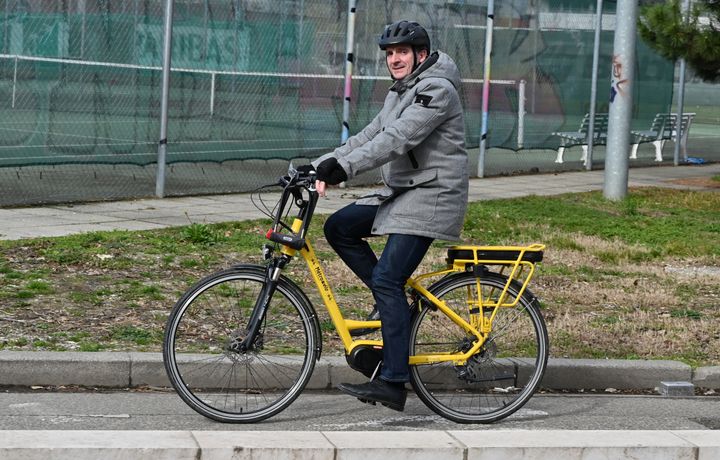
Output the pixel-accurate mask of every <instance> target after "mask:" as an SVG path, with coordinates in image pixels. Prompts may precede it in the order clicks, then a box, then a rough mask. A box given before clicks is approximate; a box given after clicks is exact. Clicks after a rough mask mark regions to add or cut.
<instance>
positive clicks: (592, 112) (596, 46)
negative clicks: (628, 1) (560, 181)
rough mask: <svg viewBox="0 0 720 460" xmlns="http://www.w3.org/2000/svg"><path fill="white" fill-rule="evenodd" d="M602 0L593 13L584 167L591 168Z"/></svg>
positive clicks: (589, 169) (599, 0)
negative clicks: (586, 148) (588, 111)
mask: <svg viewBox="0 0 720 460" xmlns="http://www.w3.org/2000/svg"><path fill="white" fill-rule="evenodd" d="M602 8H603V0H597V13H596V14H595V43H594V45H593V63H592V78H591V83H590V84H591V85H592V86H591V88H590V120H589V124H588V139H587V146H588V151H587V159H586V160H585V169H586V170H588V171H591V170H592V158H593V140H594V139H595V110H596V107H597V73H598V65H599V61H600V32H601V31H602Z"/></svg>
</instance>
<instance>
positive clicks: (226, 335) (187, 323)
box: [163, 265, 322, 423]
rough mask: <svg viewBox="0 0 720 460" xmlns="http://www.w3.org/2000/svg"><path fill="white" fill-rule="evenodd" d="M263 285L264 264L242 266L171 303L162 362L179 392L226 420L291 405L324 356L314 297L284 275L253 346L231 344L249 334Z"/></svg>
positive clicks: (256, 417)
mask: <svg viewBox="0 0 720 460" xmlns="http://www.w3.org/2000/svg"><path fill="white" fill-rule="evenodd" d="M264 283H265V268H264V267H261V266H255V265H242V266H236V267H233V268H230V269H227V270H223V271H220V272H217V273H214V274H212V275H210V276H208V277H206V278H204V279H202V280H200V281H199V282H198V283H197V284H195V285H194V286H193V287H191V288H190V289H189V290H188V291H187V292H186V293H185V294H184V295H183V296H182V297H181V298H180V300H178V302H177V303H176V304H175V306H174V307H173V309H172V311H171V313H170V316H169V318H168V321H167V325H166V328H165V338H164V342H163V360H164V363H165V370H166V372H167V375H168V378H169V379H170V383H171V384H172V386H173V388H175V391H176V392H177V393H178V395H179V396H180V397H181V398H182V400H183V401H185V403H187V404H188V405H189V406H190V407H191V408H193V409H194V410H195V411H197V412H198V413H200V414H202V415H204V416H205V417H208V418H210V419H213V420H217V421H219V422H226V423H253V422H258V421H261V420H264V419H267V418H269V417H272V416H273V415H275V414H277V413H278V412H280V411H282V410H283V409H285V408H286V407H287V406H288V405H290V404H291V403H292V402H293V401H294V400H295V398H297V397H298V395H299V394H300V393H301V392H302V390H303V389H304V388H305V385H307V382H308V381H309V379H310V377H311V375H312V371H313V368H314V366H315V361H316V360H317V359H318V358H319V357H320V352H321V346H322V345H321V341H320V340H321V339H320V337H321V336H320V326H319V323H318V319H317V315H316V313H315V310H314V308H313V307H312V304H311V302H310V300H308V298H307V297H306V296H305V294H304V293H303V292H302V290H300V288H299V287H297V285H296V284H294V283H293V282H292V281H290V280H289V279H287V278H286V277H284V276H281V277H280V279H279V282H278V285H277V290H276V291H275V293H274V294H273V297H272V300H271V302H270V305H269V307H268V310H267V314H266V316H265V319H264V321H263V323H262V325H261V328H260V334H259V339H258V340H256V341H255V346H254V347H253V348H254V349H253V350H252V351H246V352H241V351H237V347H235V350H233V349H232V348H231V346H232V345H233V344H237V343H238V342H239V341H240V340H242V338H243V337H244V335H243V334H244V333H245V331H246V327H247V324H248V319H249V316H250V314H251V312H252V310H253V307H254V305H255V302H256V299H257V297H258V293H259V292H260V290H261V288H262V286H263V285H264Z"/></svg>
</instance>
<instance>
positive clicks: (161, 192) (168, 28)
mask: <svg viewBox="0 0 720 460" xmlns="http://www.w3.org/2000/svg"><path fill="white" fill-rule="evenodd" d="M172 21H173V0H166V2H165V31H164V33H165V37H164V38H163V40H164V44H163V69H162V96H161V101H160V141H159V142H158V156H157V177H156V179H155V195H156V196H157V197H158V198H162V197H163V196H165V162H166V160H165V156H166V152H167V123H168V98H169V94H170V65H171V61H172Z"/></svg>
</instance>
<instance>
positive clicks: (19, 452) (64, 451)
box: [0, 430, 720, 460]
mask: <svg viewBox="0 0 720 460" xmlns="http://www.w3.org/2000/svg"><path fill="white" fill-rule="evenodd" d="M0 458H13V459H16V458H17V459H48V458H50V459H55V460H64V459H68V460H85V459H93V460H95V459H99V458H122V459H127V460H132V459H150V458H151V459H154V460H162V459H168V460H170V459H172V460H181V459H188V460H198V459H203V460H206V459H237V460H245V459H247V460H251V459H252V460H266V459H267V460H276V459H317V460H373V459H382V460H395V459H398V460H408V459H415V460H437V459H442V460H455V459H457V460H497V459H516V460H522V459H526V460H537V459H548V460H557V459H563V460H586V459H634V460H715V459H717V458H720V432H718V431H699V430H687V431H682V430H680V431H671V430H663V431H617V430H607V431H577V430H562V431H558V430H550V431H524V430H483V431H457V430H447V431H414V432H413V431H384V432H379V431H352V432H348V431H304V432H302V431H246V432H242V431H232V432H229V431H225V432H223V431H4V432H3V431H0Z"/></svg>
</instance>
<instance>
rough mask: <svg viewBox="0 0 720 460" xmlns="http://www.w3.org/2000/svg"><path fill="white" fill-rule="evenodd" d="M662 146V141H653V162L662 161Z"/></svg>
mask: <svg viewBox="0 0 720 460" xmlns="http://www.w3.org/2000/svg"><path fill="white" fill-rule="evenodd" d="M664 144H665V141H664V140H657V141H653V145H654V146H655V161H663V157H662V148H663V145H664Z"/></svg>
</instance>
